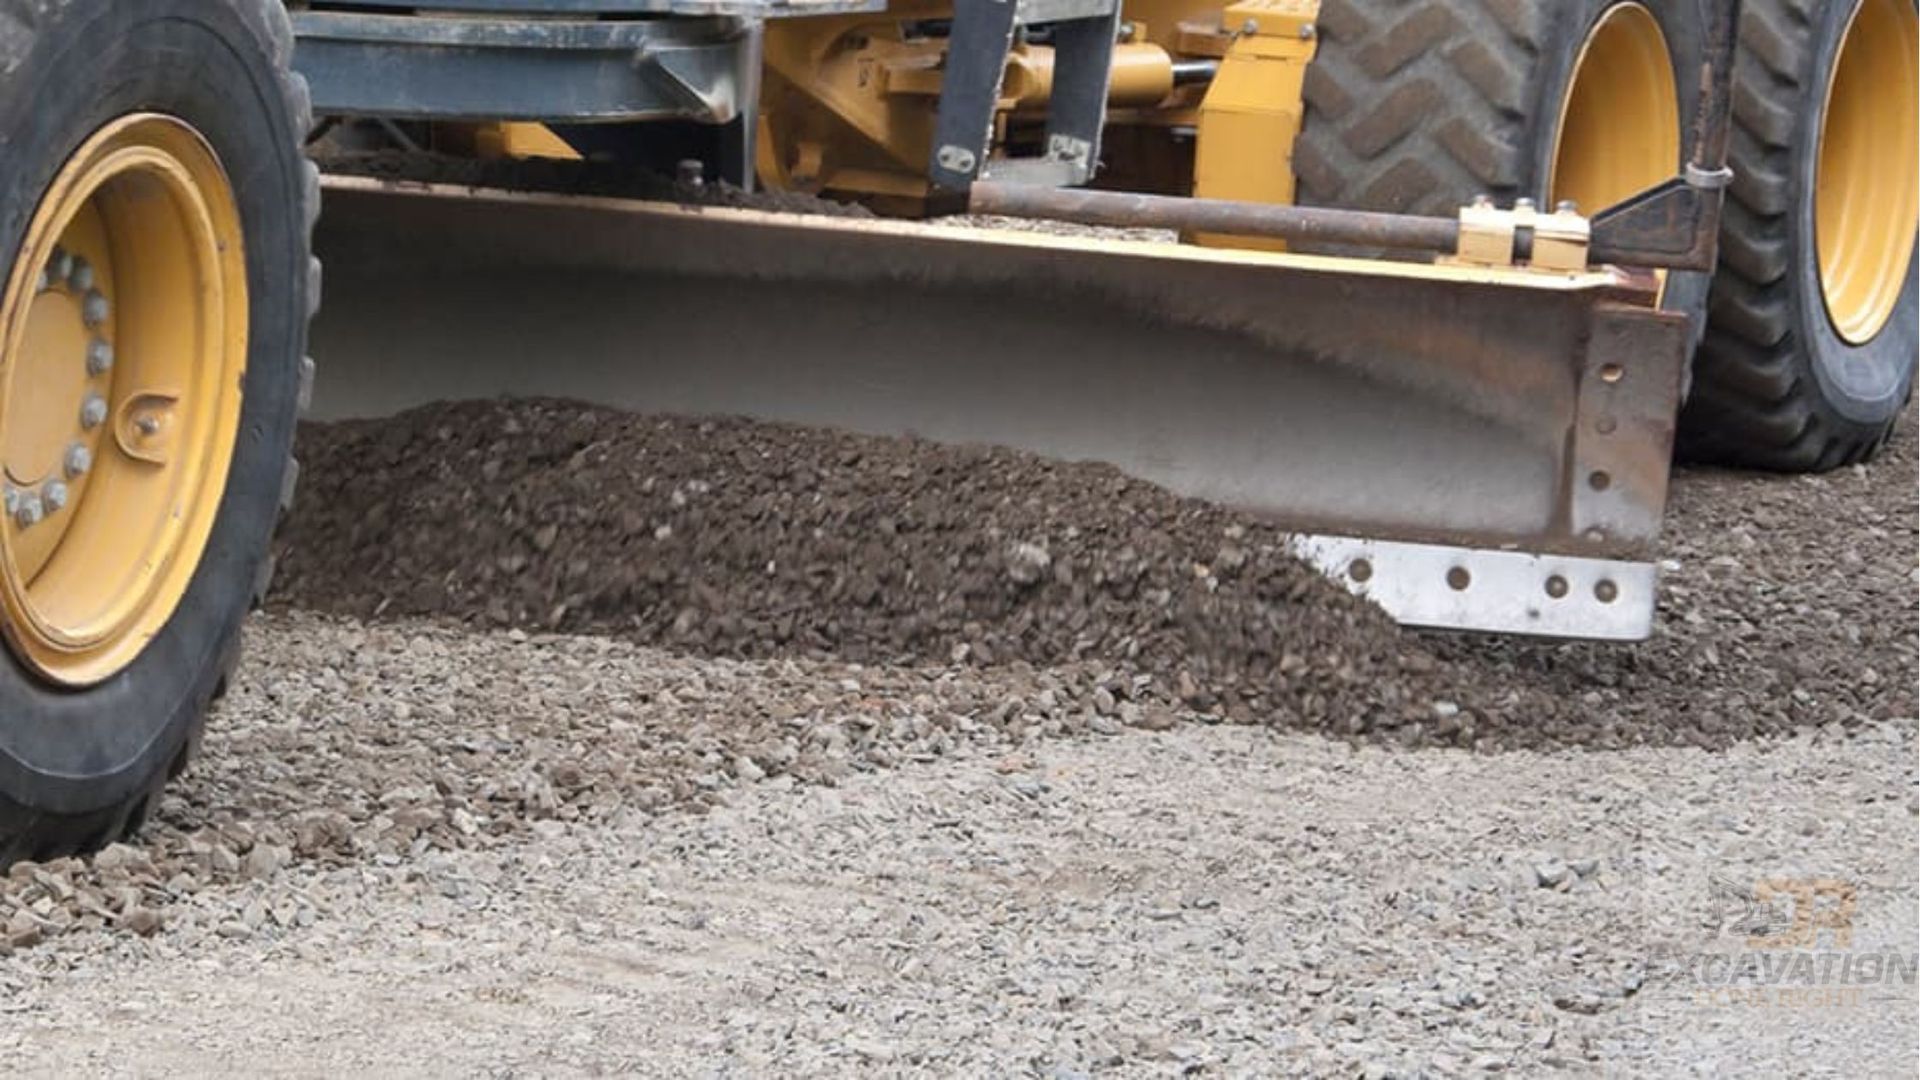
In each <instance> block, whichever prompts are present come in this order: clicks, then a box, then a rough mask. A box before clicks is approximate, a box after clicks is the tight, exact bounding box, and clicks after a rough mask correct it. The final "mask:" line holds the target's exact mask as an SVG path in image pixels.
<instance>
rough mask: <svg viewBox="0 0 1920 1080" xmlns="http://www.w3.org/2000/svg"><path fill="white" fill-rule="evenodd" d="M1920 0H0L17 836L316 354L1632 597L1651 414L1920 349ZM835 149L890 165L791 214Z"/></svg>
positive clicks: (1777, 414)
mask: <svg viewBox="0 0 1920 1080" xmlns="http://www.w3.org/2000/svg"><path fill="white" fill-rule="evenodd" d="M1915 27H1916V12H1915V5H1914V3H1913V0H1844V2H1836V3H1831V4H1821V3H1813V2H1809V0H1750V2H1749V3H1747V4H1746V7H1745V12H1744V14H1743V13H1742V12H1741V11H1740V9H1739V5H1738V4H1737V3H1736V2H1733V0H1564V2H1563V0H1554V2H1546V0H1533V2H1529V0H1418V2H1403V0H1318V2H1316V0H1240V2H1236V3H1229V4H1224V5H1223V4H1220V3H1218V2H1217V0H1216V2H1215V3H1213V4H1208V3H1205V2H1203V0H1126V3H1125V4H1124V6H1123V5H1122V3H1121V2H1120V0H951V2H935V0H891V2H889V0H456V2H453V3H447V4H439V3H433V2H427V3H419V2H409V3H398V2H390V0H357V2H354V3H326V2H318V0H315V2H311V3H291V4H285V5H283V4H281V3H278V2H275V0H36V2H16V0H0V140H3V141H4V151H3V152H0V241H4V251H5V252H6V254H7V257H8V260H9V265H10V267H11V269H10V273H9V276H8V278H7V282H6V291H5V294H4V297H3V298H0V343H3V345H4V354H3V355H0V447H4V454H5V461H4V465H5V474H6V475H5V477H4V494H5V500H6V501H5V510H6V518H5V521H4V523H0V628H3V629H4V636H5V639H6V648H5V650H4V651H5V654H6V658H5V660H4V661H0V865H4V864H6V863H8V862H10V861H13V860H16V859H19V858H23V857H46V856H48V855H51V854H55V853H61V852H67V851H73V850H78V849H83V848H87V847H90V846H94V845H98V844H100V843H103V842H105V841H107V840H109V839H112V838H114V837H116V836H118V835H121V834H122V833H123V832H125V831H126V830H128V829H130V828H133V827H136V826H137V825H138V824H139V822H140V820H141V819H142V817H143V816H144V814H145V813H146V810H147V807H148V806H149V805H150V804H151V802H152V800H153V799H154V798H155V797H156V795H157V793H158V791H159V790H160V787H161V785H163V784H164V783H165V782H166V780H167V779H168V777H169V776H170V775H172V774H174V773H176V772H177V771H178V770H179V769H180V768H181V767H183V766H184V764H185V762H186V761H187V759H188V757H189V756H190V754H191V752H192V748H193V746H194V745H195V744H196V743H197V741H198V735H199V732H200V729H201V723H202V718H203V715H204V712H205V709H206V707H207V705H208V702H209V701H210V700H211V699H213V698H215V697H217V696H218V694H219V693H220V692H221V689H222V687H223V685H224V679H225V678H226V676H227V673H228V672H229V670H230V669H231V665H232V663H233V661H234V657H235V656H236V655H237V649H238V640H239V633H240V627H241V624H242V622H243V619H244V615H245V612H246V610H247V608H248V606H249V605H250V603H252V602H253V601H255V600H256V599H257V598H258V597H259V596H260V595H261V594H262V592H263V590H264V589H265V587H266V581H267V576H268V572H269V569H270V560H269V559H268V558H267V549H268V542H269V539H270V537H271V534H272V530H273V525H274V522H275V520H276V518H277V517H278V515H279V513H280V511H281V510H282V509H283V508H284V506H285V505H286V502H287V500H288V499H289V498H291V497H292V493H293V488H294V481H295V478H296V476H297V470H296V469H295V468H294V465H293V461H292V457H291V446H292V439H293V430H294V421H295V418H296V416H297V415H298V413H299V411H300V410H301V409H302V408H303V407H304V406H305V405H306V404H307V401H308V398H309V395H310V394H313V395H317V396H314V397H313V399H312V404H313V406H314V408H315V409H316V411H317V412H318V413H319V414H321V415H324V416H349V415H363V414H376V413H383V412H388V411H392V410H395V409H399V408H402V407H405V406H407V405H410V404H414V403H418V402H424V401H428V400H433V399H439V398H446V397H473V396H482V395H494V394H503V393H505V394H533V393H537V394H548V395H567V396H574V397H580V398H586V399H591V400H596V401H602V402H610V403H613V404H619V405H627V406H632V407H635V408H640V409H648V410H673V411H680V412H695V413H700V412H707V413H713V412H723V413H744V414H750V415H755V416H761V417H769V418H777V419H784V420H793V421H800V422H804V423H813V424H826V425H838V426H843V427H847V428H853V429H858V430H861V431H867V432H882V433H885V432H911V433H916V434H918V435H921V436H925V437H929V438H933V439H941V440H963V441H975V442H991V443H1001V444H1008V445H1012V446H1016V447H1023V448H1027V449H1031V450H1035V451H1038V452H1041V453H1044V454H1050V455H1056V456H1061V457H1068V458H1092V459H1099V460H1104V461H1108V462H1112V463H1114V464H1117V465H1119V466H1120V467H1122V468H1124V469H1127V470H1129V471H1132V472H1134V473H1137V474H1139V475H1141V476H1144V477H1147V478H1150V479H1152V480H1155V481H1159V482H1161V483H1163V484H1165V485H1167V486H1168V487H1170V488H1173V489H1174V490H1176V491H1180V492H1184V493H1188V494H1192V495H1196V496H1201V497H1204V498H1208V499H1214V500H1220V501H1223V502H1228V503H1233V504H1236V505H1240V506H1244V507H1248V508H1252V509H1256V510H1258V511H1261V512H1264V513H1267V514H1270V515H1272V516H1273V517H1274V518H1275V519H1277V520H1279V521H1281V522H1282V523H1284V524H1285V525H1287V526H1288V527H1289V528H1291V529H1294V530H1296V532H1295V536H1296V538H1295V540H1294V544H1295V549H1296V551H1297V553H1298V554H1299V555H1300V556H1301V557H1302V558H1304V559H1307V560H1309V561H1311V562H1313V563H1315V564H1317V565H1318V566H1320V567H1321V568H1322V569H1324V570H1325V571H1326V572H1327V573H1328V574H1330V575H1333V576H1335V577H1336V578H1338V579H1339V580H1341V581H1344V582H1346V583H1347V584H1348V586H1349V587H1351V588H1353V589H1355V590H1356V591H1359V592H1362V593H1365V594H1366V595H1368V596H1370V597H1372V598H1373V599H1374V600H1376V601H1378V602H1379V603H1380V604H1381V605H1382V606H1383V607H1384V608H1385V609H1386V610H1387V611H1388V612H1390V613H1391V614H1393V615H1395V616H1396V617H1398V618H1399V619H1401V620H1402V621H1403V622H1407V623H1410V624H1417V625H1421V626H1432V627H1443V628H1455V629H1473V630H1493V631H1509V632H1519V633H1533V634H1545V635H1559V636H1571V637H1589V638H1608V639H1621V640H1629V639H1634V638H1639V637H1643V636H1645V635H1646V634H1647V633H1649V631H1650V626H1651V620H1652V612H1653V606H1654V586H1655V565H1656V564H1655V558H1656V551H1657V549H1656V541H1657V537H1658V533H1659V528H1660V521H1661V516H1662V512H1663V508H1664V504H1665V500H1666V492H1667V480H1668V467H1669V461H1670V458H1671V456H1672V453H1673V450H1674V445H1675V440H1676V433H1677V436H1678V439H1679V442H1680V444H1681V446H1682V448H1683V450H1685V451H1686V452H1688V453H1692V454H1696V455H1699V456H1704V457H1710V458H1715V459H1719V460H1723V461H1730V462H1735V463H1740V464H1747V465H1760V466H1767V467H1773V468H1781V469H1818V468H1827V467H1832V466H1835V465H1838V464H1842V463H1846V462H1852V461H1857V460H1861V459H1863V458H1864V457H1866V456H1868V455H1870V454H1871V453H1872V452H1873V450H1874V449H1876V448H1877V447H1878V446H1879V445H1880V444H1881V443H1882V442H1883V441H1884V440H1885V438H1886V437H1887V435H1888V433H1889V431H1890V430H1891V428H1892V425H1893V424H1894V423H1895V421H1896V418H1897V417H1898V415H1899V413H1900V411H1901V409H1902V407H1903V406H1904V404H1905V402H1906V400H1907V398H1908V395H1909V393H1910V391H1911V388H1912V383H1913V373H1914V366H1915V312H1916V298H1915V296H1916V289H1915V274H1914V258H1913V256H1914V239H1915V222H1916V217H1917V216H1920V213H1917V208H1916V200H1920V184H1917V183H1916V176H1915V169H1916V167H1915V158H1916V153H1915V149H1916V147H1915V140H1916V134H1915V132H1916V128H1917V127H1920V124H1916V116H1917V114H1920V107H1917V106H1916V82H1917V80H1916V77H1915V67H1916V60H1915V57H1916V30H1915ZM316 162H319V163H323V164H325V165H326V166H327V168H328V170H329V172H331V173H332V174H333V175H331V176H330V177H329V178H328V179H326V180H324V181H323V180H322V179H321V172H320V170H319V169H318V168H316ZM662 172H664V173H666V174H668V175H672V176H677V177H678V178H679V182H678V184H677V186H676V185H674V184H672V183H669V184H668V185H666V186H665V187H664V188H663V187H661V186H660V185H658V184H654V185H653V186H652V187H649V186H648V184H647V183H643V182H641V181H640V180H639V178H641V177H643V176H646V175H649V174H658V173H662ZM461 177H465V178H467V182H448V181H449V179H450V178H461ZM475 177H479V178H484V179H485V183H484V184H483V185H480V186H476V185H475V184H474V183H473V182H472V179H473V178H475ZM323 188H324V189H325V201H326V204H327V214H326V215H325V216H324V218H321V217H318V213H319V206H320V202H321V198H322V189H323ZM756 188H758V189H764V191H762V193H761V194H759V195H753V194H750V193H752V192H754V191H755V189H756ZM644 190H652V191H665V192H666V193H667V194H668V195H669V196H670V197H668V198H665V199H654V200H651V201H649V200H639V199H634V198H630V197H623V196H626V195H630V194H631V193H632V192H633V191H644ZM589 191H591V192H600V194H592V195H587V194H582V192H589ZM608 193H611V194H608ZM816 197H818V198H819V199H830V200H837V201H838V202H845V203H857V204H859V205H861V206H863V207H865V208H867V209H868V210H869V211H872V212H873V213H875V214H879V215H884V216H873V214H867V215H865V216H858V215H850V214H848V213H845V212H839V213H795V212H787V211H788V209H789V208H791V207H793V206H796V205H802V204H805V205H806V206H809V207H812V208H814V209H821V208H825V207H828V206H830V205H837V203H828V202H824V201H817V200H816ZM961 211H971V212H972V213H974V214H975V215H989V217H987V218H986V225H984V226H983V222H982V221H981V220H977V219H976V220H970V221H966V222H962V223H958V224H956V223H952V222H946V223H941V222H934V223H926V222H923V221H917V220H911V219H916V218H937V217H940V216H942V215H946V214H950V213H954V212H961ZM1589 214H1590V215H1591V216H1588V215H1589ZM1021 218H1034V219H1051V220H1054V221H1061V222H1075V223H1079V224H1081V225H1084V226H1088V228H1083V229H1079V230H1078V231H1063V230H1061V229H1058V228H1053V227H1048V228H1046V229H1042V230H1038V231H1036V230H1034V229H1031V228H1026V229H1017V228H1011V227H1007V224H1008V222H1009V221H1010V220H1011V219H1021ZM316 220H317V221H318V222H319V226H318V232H317V233H316V232H314V228H315V222H316ZM995 222H997V223H999V224H993V223H995ZM1101 226H1108V227H1116V228H1117V229H1118V230H1120V231H1117V232H1116V231H1112V230H1108V231H1102V230H1101V229H1100V228H1098V227H1101ZM316 251H317V252H318V253H319V255H321V256H322V257H324V259H325V260H326V262H327V265H328V274H327V284H328V309H327V313H326V314H325V315H324V316H322V317H320V318H319V319H318V320H317V321H316V322H315V323H314V325H313V350H312V351H313V353H314V354H315V355H318V356H320V357H322V360H323V363H324V367H323V377H322V378H321V379H320V380H319V382H318V383H317V386H316V385H315V384H312V383H311V379H312V375H313V370H314V369H313V366H312V364H311V363H310V362H309V361H308V360H306V359H305V357H306V356H307V353H308V348H307V346H308V321H309V319H310V317H312V316H313V315H314V313H315V312H316V311H317V310H318V304H319V291H320V281H321V276H320V270H319V267H320V263H319V261H318V260H316V259H315V258H314V254H315V252H316ZM1716 253H1717V254H1716ZM1689 387H1690V393H1689ZM1683 401H1684V408H1683Z"/></svg>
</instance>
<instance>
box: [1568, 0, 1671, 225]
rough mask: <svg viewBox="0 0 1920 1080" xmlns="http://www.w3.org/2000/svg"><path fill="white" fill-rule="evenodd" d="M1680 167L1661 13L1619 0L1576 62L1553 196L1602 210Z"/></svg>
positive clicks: (1587, 208) (1584, 208) (1586, 210)
mask: <svg viewBox="0 0 1920 1080" xmlns="http://www.w3.org/2000/svg"><path fill="white" fill-rule="evenodd" d="M1679 171H1680V90H1679V87H1678V86H1676V85H1675V83H1674V79H1673V56H1672V53H1671V52H1670V51H1669V49H1668V47H1667V36H1666V34H1665V33H1663V32H1661V30H1660V22H1659V20H1657V19H1655V18H1654V17H1653V13H1652V12H1650V11H1648V10H1647V9H1646V8H1645V7H1642V6H1641V5H1639V4H1617V5H1615V6H1614V7H1612V8H1610V9H1609V10H1608V11H1607V13H1606V14H1604V15H1602V16H1601V17H1600V19H1599V21H1598V22H1596V23H1595V24H1594V26H1593V31H1592V32H1591V33H1589V34H1588V35H1587V40H1586V43H1585V45H1584V46H1582V48H1581V50H1580V58H1579V60H1577V61H1576V62H1575V64H1574V68H1573V78H1572V80H1571V81H1570V82H1569V83H1568V84H1567V96H1566V99H1565V100H1564V101H1563V102H1562V103H1561V109H1560V127H1559V134H1558V136H1557V142H1556V143H1555V147H1554V154H1553V170H1552V173H1551V175H1550V177H1549V179H1548V181H1547V190H1548V195H1549V197H1551V198H1552V199H1553V200H1554V201H1555V202H1561V201H1571V202H1574V203H1577V204H1578V205H1579V207H1580V209H1581V211H1582V212H1583V213H1587V214H1597V213H1599V212H1600V211H1602V210H1605V209H1606V208H1608V207H1610V206H1613V205H1614V204H1616V203H1619V202H1621V201H1623V200H1625V199H1627V198H1629V197H1630V196H1633V195H1637V194H1639V193H1640V192H1642V191H1645V190H1646V189H1648V188H1650V187H1652V186H1654V185H1655V184H1658V183H1660V182H1661V181H1664V180H1667V179H1669V178H1671V177H1673V176H1675V175H1676V174H1678V173H1679Z"/></svg>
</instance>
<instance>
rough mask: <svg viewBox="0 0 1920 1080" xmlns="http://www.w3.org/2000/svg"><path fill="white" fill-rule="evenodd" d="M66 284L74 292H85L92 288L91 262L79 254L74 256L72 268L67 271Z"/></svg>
mask: <svg viewBox="0 0 1920 1080" xmlns="http://www.w3.org/2000/svg"><path fill="white" fill-rule="evenodd" d="M67 284H69V285H71V286H73V291H74V292H86V291H87V290H88V289H91V288H93V264H92V263H90V262H88V261H87V260H86V259H85V258H83V257H81V256H78V255H76V256H74V259H73V269H71V270H69V271H67Z"/></svg>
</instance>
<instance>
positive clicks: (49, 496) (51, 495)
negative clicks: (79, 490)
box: [40, 480, 67, 514]
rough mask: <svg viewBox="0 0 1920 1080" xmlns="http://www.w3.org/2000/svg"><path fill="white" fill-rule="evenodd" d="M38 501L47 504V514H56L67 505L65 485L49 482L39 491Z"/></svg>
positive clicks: (55, 481)
mask: <svg viewBox="0 0 1920 1080" xmlns="http://www.w3.org/2000/svg"><path fill="white" fill-rule="evenodd" d="M40 499H41V501H42V502H44V503H46V504H47V513H49V514H52V513H57V512H59V511H60V510H61V509H62V508H63V507H65V506H66V505H67V485H65V484H63V483H61V482H60V481H58V480H49V481H47V485H46V486H45V487H43V488H41V489H40Z"/></svg>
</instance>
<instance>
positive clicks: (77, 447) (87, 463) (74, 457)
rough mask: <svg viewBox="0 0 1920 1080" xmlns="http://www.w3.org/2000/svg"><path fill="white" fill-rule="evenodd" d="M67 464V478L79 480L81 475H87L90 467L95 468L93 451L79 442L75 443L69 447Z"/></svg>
mask: <svg viewBox="0 0 1920 1080" xmlns="http://www.w3.org/2000/svg"><path fill="white" fill-rule="evenodd" d="M66 466H67V478H68V479H69V480H78V479H79V478H80V477H82V476H85V475H87V470H88V469H91V468H93V451H91V450H89V449H87V448H86V447H85V446H82V445H81V444H79V443H74V444H73V445H72V446H69V447H67V460H66Z"/></svg>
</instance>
